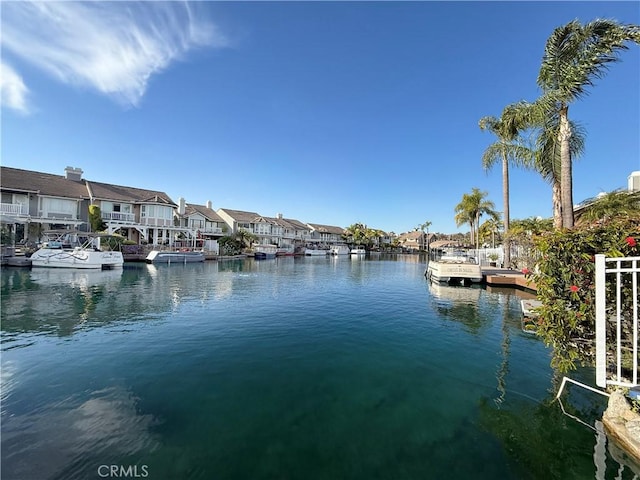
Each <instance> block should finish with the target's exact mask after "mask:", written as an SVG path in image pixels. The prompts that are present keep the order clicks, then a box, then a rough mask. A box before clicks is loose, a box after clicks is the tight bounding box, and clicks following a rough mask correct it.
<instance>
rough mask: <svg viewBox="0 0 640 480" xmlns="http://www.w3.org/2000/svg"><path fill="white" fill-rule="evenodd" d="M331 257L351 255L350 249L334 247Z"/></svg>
mask: <svg viewBox="0 0 640 480" xmlns="http://www.w3.org/2000/svg"><path fill="white" fill-rule="evenodd" d="M329 253H330V254H331V255H349V247H348V246H347V245H334V246H333V247H331V248H330V249H329Z"/></svg>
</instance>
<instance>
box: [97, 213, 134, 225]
mask: <svg viewBox="0 0 640 480" xmlns="http://www.w3.org/2000/svg"><path fill="white" fill-rule="evenodd" d="M102 220H105V221H112V222H130V223H132V222H135V221H136V216H135V215H134V214H133V213H124V212H102Z"/></svg>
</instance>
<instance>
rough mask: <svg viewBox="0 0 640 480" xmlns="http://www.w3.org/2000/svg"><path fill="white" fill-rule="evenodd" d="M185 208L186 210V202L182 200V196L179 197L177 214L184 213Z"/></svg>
mask: <svg viewBox="0 0 640 480" xmlns="http://www.w3.org/2000/svg"><path fill="white" fill-rule="evenodd" d="M185 210H186V203H185V201H184V198H182V197H180V198H179V199H178V214H180V215H184V212H185Z"/></svg>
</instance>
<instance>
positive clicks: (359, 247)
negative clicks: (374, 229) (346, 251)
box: [351, 245, 367, 255]
mask: <svg viewBox="0 0 640 480" xmlns="http://www.w3.org/2000/svg"><path fill="white" fill-rule="evenodd" d="M365 253H367V251H366V250H365V249H364V247H363V246H362V245H356V246H355V247H353V248H352V249H351V255H364V254H365Z"/></svg>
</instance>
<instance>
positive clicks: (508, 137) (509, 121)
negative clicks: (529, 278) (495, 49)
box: [478, 103, 533, 266]
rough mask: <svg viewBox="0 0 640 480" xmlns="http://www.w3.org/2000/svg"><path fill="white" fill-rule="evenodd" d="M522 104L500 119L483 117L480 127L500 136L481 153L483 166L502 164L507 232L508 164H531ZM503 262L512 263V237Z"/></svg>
mask: <svg viewBox="0 0 640 480" xmlns="http://www.w3.org/2000/svg"><path fill="white" fill-rule="evenodd" d="M522 108H523V107H522V104H521V103H512V104H510V105H507V107H505V109H504V110H503V111H502V116H501V117H500V118H496V117H491V116H488V117H482V118H481V119H480V122H479V123H478V126H479V127H480V129H481V130H488V131H490V132H491V133H493V134H494V135H495V136H496V137H498V141H497V142H495V143H492V144H491V145H489V146H488V147H487V149H486V150H485V151H484V154H483V155H482V166H483V168H484V169H485V170H490V169H491V168H492V167H493V166H494V165H495V164H496V163H498V162H501V163H502V205H503V222H504V229H505V232H506V231H508V230H509V218H510V215H509V163H512V164H516V165H519V166H523V165H531V164H532V161H533V155H532V151H531V150H530V149H529V148H527V147H525V146H523V145H522V140H521V139H520V131H521V130H524V129H525V128H526V126H527V124H526V123H525V122H524V119H523V115H522V112H521V109H522ZM503 248H504V263H505V265H507V266H509V265H510V264H511V247H510V243H509V237H505V240H504V244H503Z"/></svg>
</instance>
